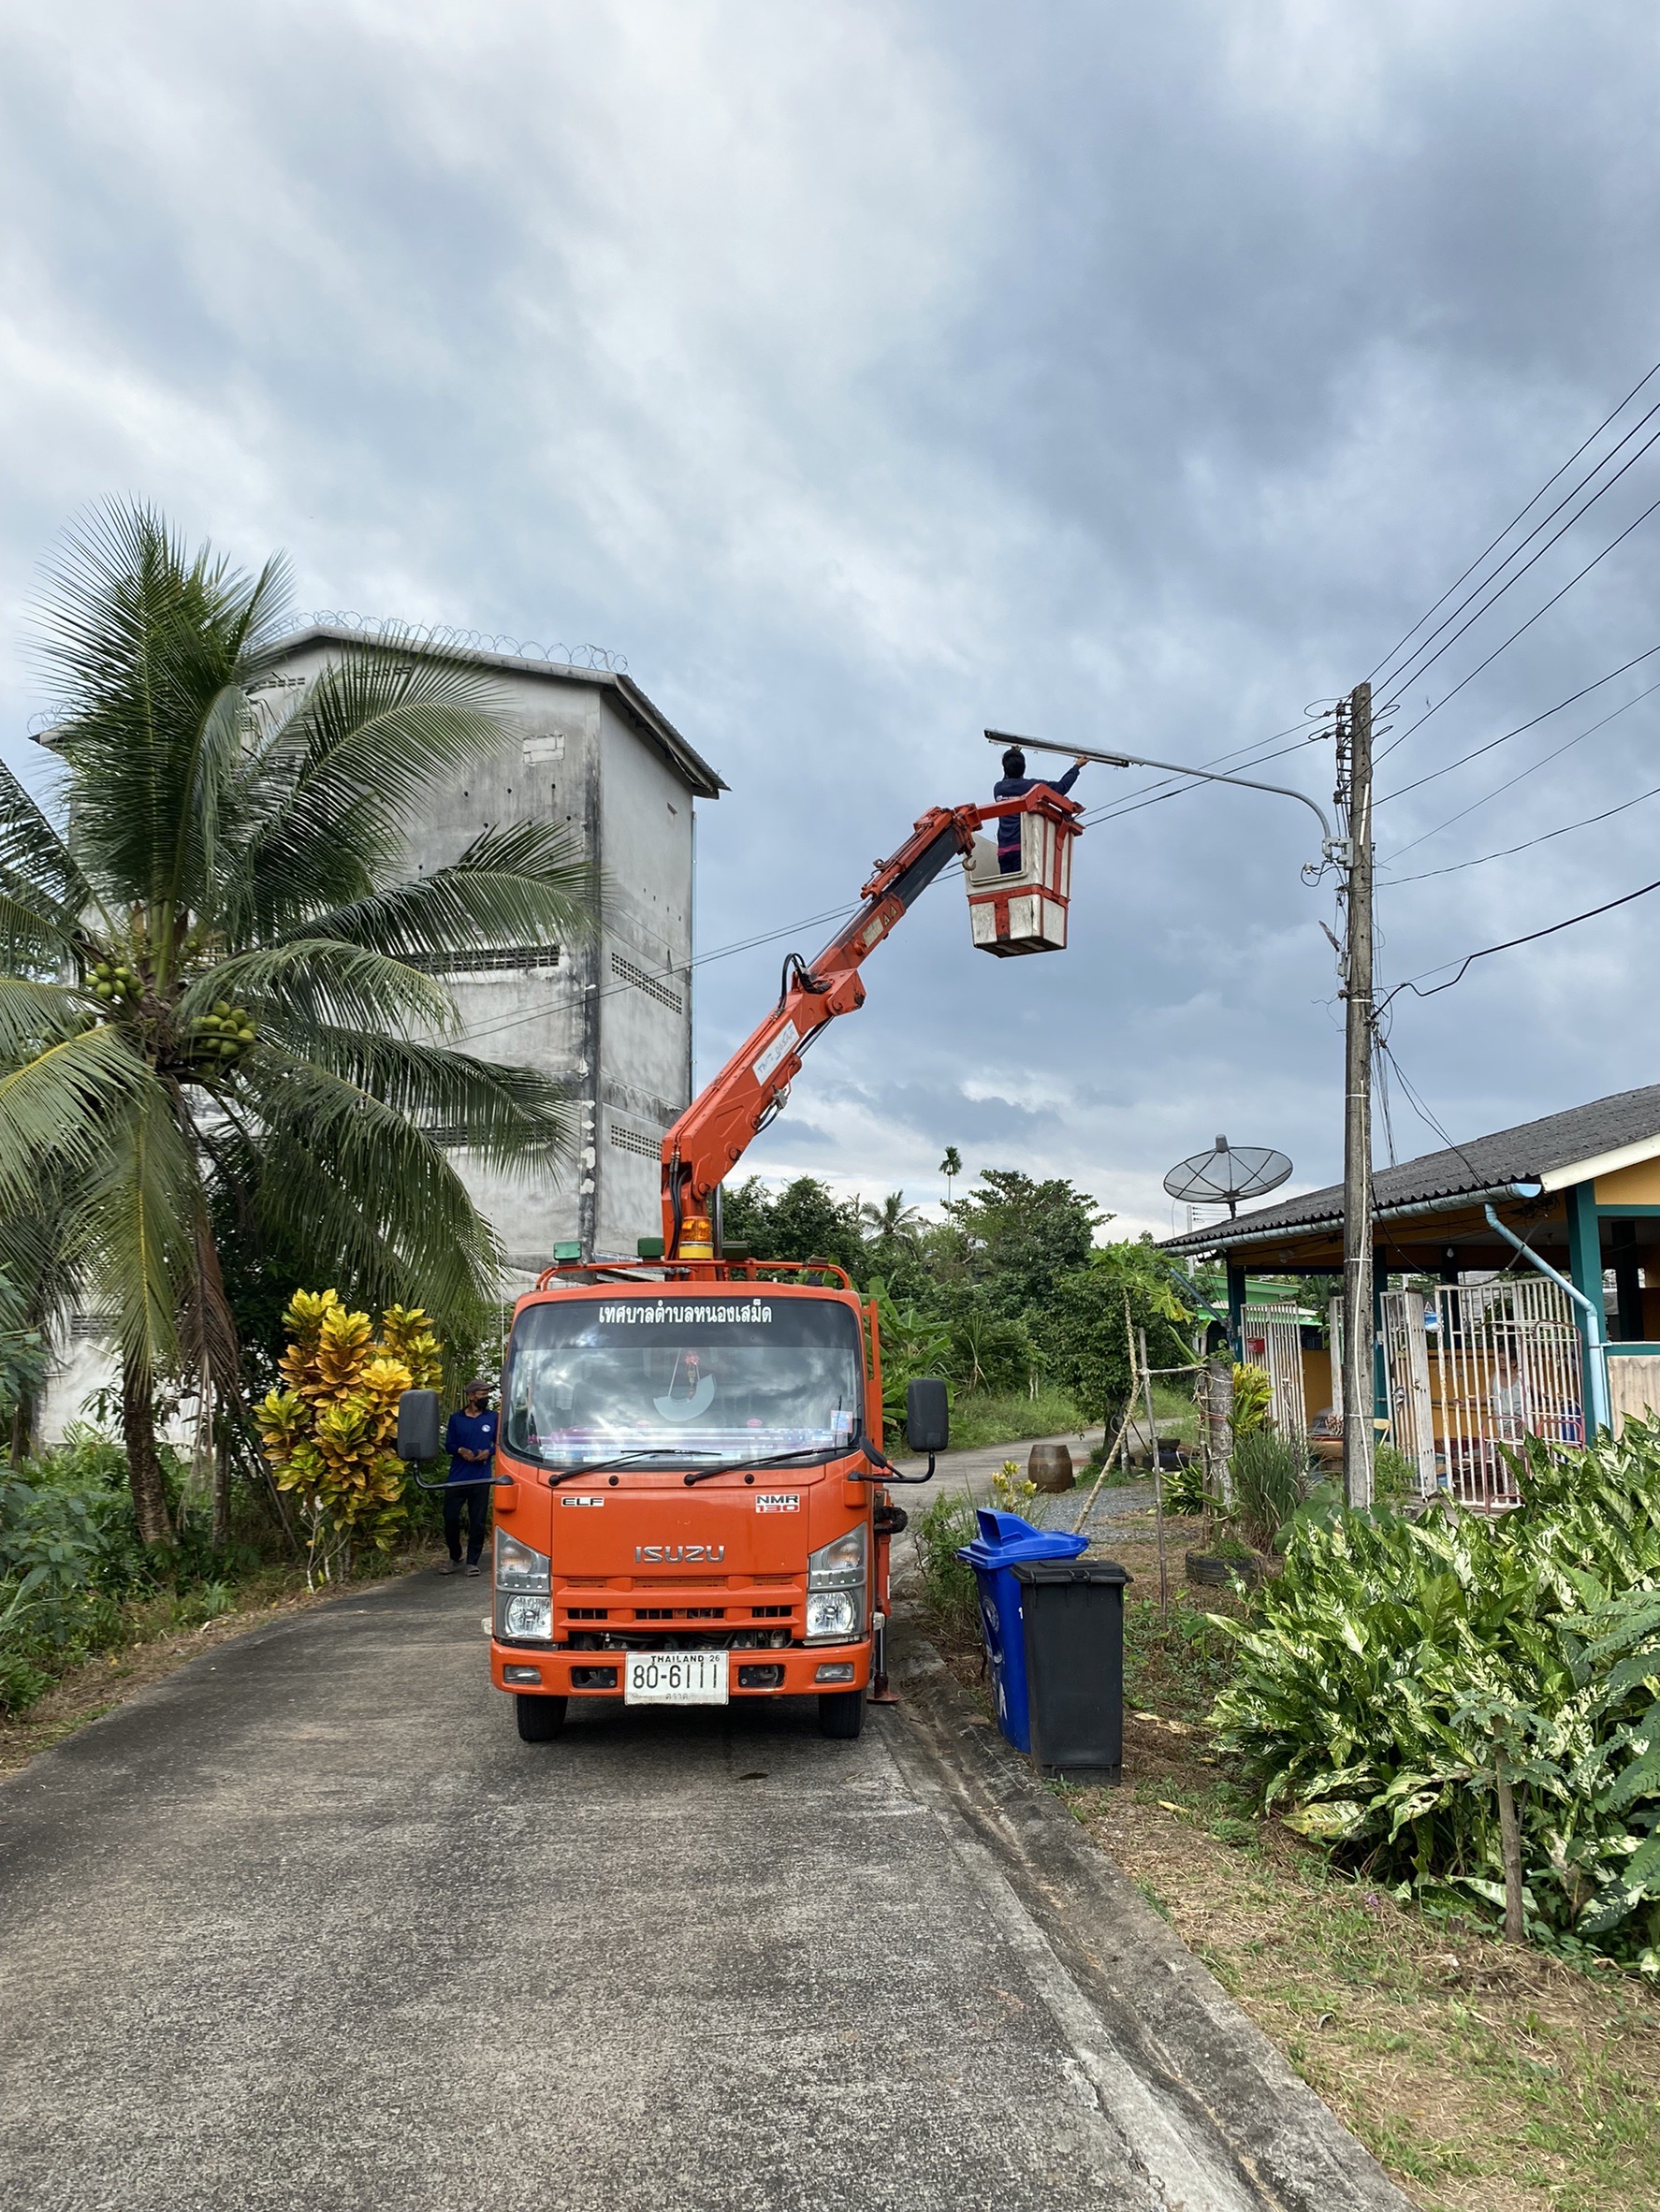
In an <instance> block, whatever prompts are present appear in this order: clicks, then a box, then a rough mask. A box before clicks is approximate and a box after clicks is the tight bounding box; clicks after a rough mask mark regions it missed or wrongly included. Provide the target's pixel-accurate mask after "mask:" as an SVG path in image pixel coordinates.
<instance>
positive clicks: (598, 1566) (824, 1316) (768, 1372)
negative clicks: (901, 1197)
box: [399, 787, 1079, 1742]
mask: <svg viewBox="0 0 1660 2212" xmlns="http://www.w3.org/2000/svg"><path fill="white" fill-rule="evenodd" d="M1078 811H1079V809H1078V808H1076V807H1075V806H1074V805H1073V804H1072V803H1071V802H1070V801H1069V800H1067V799H1064V798H1061V797H1059V796H1057V795H1056V793H1054V792H1053V791H1050V790H1046V789H1044V788H1042V787H1040V788H1039V789H1037V790H1034V791H1031V792H1029V793H1027V794H1026V795H1025V796H1024V797H1023V798H1020V799H1018V800H1013V801H1008V802H1005V803H1003V804H1002V805H998V806H992V807H984V808H983V807H975V806H966V807H956V808H930V809H929V811H928V812H927V813H926V814H925V815H924V816H923V817H922V818H921V820H920V821H919V822H917V823H916V825H915V827H914V829H913V830H912V832H911V835H910V837H908V838H907V839H906V841H905V843H904V844H903V845H902V846H901V847H900V848H899V850H898V851H897V852H896V853H895V854H894V855H893V856H892V858H891V859H889V860H886V861H884V862H881V864H880V865H879V866H878V867H877V869H876V871H875V873H874V874H873V875H872V877H871V878H870V880H869V881H868V882H867V883H866V885H865V886H864V889H863V892H862V894H861V905H860V908H859V910H858V912H857V913H856V914H855V916H854V917H853V919H852V922H850V923H849V924H847V925H846V926H845V927H844V928H843V929H842V930H841V931H840V932H839V933H838V934H837V936H836V937H835V938H834V939H832V941H831V942H830V944H829V945H827V946H826V947H825V949H824V951H823V953H820V955H819V957H818V958H817V959H816V960H815V961H813V962H812V964H811V965H810V966H808V965H807V964H806V963H804V962H803V961H801V960H800V959H798V958H796V957H795V956H794V955H792V956H791V958H790V960H789V961H787V962H786V964H785V969H784V981H783V989H782V991H781V993H780V995H779V1001H778V1004H777V1005H776V1006H775V1007H774V1008H773V1010H772V1011H771V1012H769V1013H768V1014H767V1016H766V1018H765V1019H764V1021H763V1022H762V1023H761V1024H760V1026H758V1027H757V1028H756V1029H755V1031H754V1032H753V1034H752V1035H751V1036H750V1038H749V1039H748V1040H747V1041H746V1042H745V1043H744V1044H743V1045H742V1046H741V1047H740V1049H739V1050H738V1051H737V1052H736V1053H735V1054H734V1055H733V1056H732V1058H731V1059H730V1060H729V1061H728V1062H727V1064H726V1066H725V1067H724V1068H722V1069H721V1071H720V1073H719V1074H718V1075H717V1076H716V1077H715V1078H714V1080H713V1081H712V1082H711V1083H710V1084H708V1085H707V1086H706V1089H705V1090H704V1091H703V1092H702V1093H701V1095H700V1096H699V1097H698V1098H697V1099H695V1100H694V1101H693V1102H692V1105H691V1106H690V1107H688V1108H687V1110H686V1112H685V1113H683V1114H681V1116H680V1118H679V1119H678V1121H677V1122H676V1123H675V1125H674V1127H673V1128H671V1129H669V1130H668V1132H667V1134H666V1135H665V1137H664V1139H663V1233H662V1235H661V1237H657V1238H648V1239H642V1241H641V1245H640V1254H639V1257H638V1258H637V1259H633V1260H615V1261H613V1260H599V1259H589V1260H583V1259H575V1258H571V1259H564V1258H561V1259H559V1260H557V1261H556V1262H555V1264H554V1265H552V1266H550V1267H549V1268H548V1269H547V1270H546V1272H545V1273H544V1274H543V1275H542V1276H541V1278H540V1280H539V1281H538V1283H537V1286H536V1288H535V1289H534V1290H533V1291H531V1293H530V1294H529V1295H528V1296H527V1297H525V1298H522V1299H520V1301H519V1302H518V1304H517V1307H516V1309H515V1312H514V1317H513V1329H512V1333H511V1336H510V1338H509V1340H508V1344H507V1350H506V1359H505V1364H504V1367H503V1372H502V1410H501V1419H500V1423H499V1427H498V1434H497V1448H496V1459H495V1464H494V1470H493V1479H494V1483H495V1503H496V1517H497V1518H496V1538H495V1566H494V1590H493V1613H492V1619H491V1636H490V1660H489V1663H490V1674H491V1679H492V1680H493V1681H494V1682H495V1683H496V1684H497V1686H498V1687H499V1688H501V1689H502V1690H504V1691H505V1692H507V1693H508V1694H509V1695H511V1696H512V1697H513V1698H514V1700H515V1706H516V1710H517V1721H518V1731H519V1734H520V1736H521V1737H523V1738H524V1739H526V1740H527V1741H530V1742H539V1741H543V1740H546V1739H549V1738H551V1737H554V1736H556V1735H557V1734H558V1733H559V1731H560V1730H561V1727H562V1726H563V1724H564V1722H565V1718H566V1715H567V1713H568V1711H569V1710H570V1707H571V1704H572V1702H573V1701H575V1700H578V1699H587V1698H610V1699H613V1700H619V1701H621V1702H623V1703H626V1704H631V1705H641V1704H649V1705H711V1704H713V1705H724V1704H727V1703H728V1702H730V1701H732V1700H735V1699H739V1698H750V1697H804V1696H805V1697H816V1698H817V1700H818V1713H819V1724H820V1726H821V1728H822V1729H823V1732H824V1734H825V1735H827V1736H833V1737H852V1736H856V1735H857V1734H858V1733H859V1730H860V1727H861V1725H862V1724H863V1720H864V1712H865V1702H866V1695H867V1694H870V1695H875V1696H876V1697H878V1698H879V1699H881V1698H886V1697H887V1696H888V1695H889V1694H888V1691H887V1684H886V1680H885V1674H884V1669H883V1664H882V1660H883V1647H884V1637H885V1630H886V1624H887V1614H888V1547H889V1541H890V1539H891V1537H892V1536H893V1535H895V1534H896V1531H897V1530H899V1529H900V1528H902V1527H903V1526H904V1524H905V1516H904V1513H903V1512H902V1510H901V1509H900V1508H899V1507H898V1506H896V1504H895V1503H894V1501H893V1499H892V1497H891V1495H890V1492H891V1489H892V1487H893V1486H894V1485H895V1484H896V1483H897V1482H898V1481H900V1480H901V1479H903V1478H901V1477H898V1476H896V1473H895V1471H894V1469H893V1467H892V1465H891V1464H890V1463H889V1461H888V1459H887V1458H886V1456H885V1454H884V1449H883V1443H884V1439H883V1433H882V1388H881V1341H880V1337H879V1333H878V1328H877V1314H876V1307H875V1304H874V1302H872V1301H869V1300H867V1299H865V1298H863V1297H861V1296H860V1294H859V1292H858V1291H857V1290H855V1289H854V1288H853V1287H852V1284H851V1283H850V1282H849V1280H848V1277H847V1276H846V1274H845V1273H843V1272H842V1270H841V1269H840V1268H839V1267H837V1266H834V1265H832V1264H831V1263H830V1262H828V1261H821V1260H808V1262H806V1263H805V1265H804V1264H803V1263H801V1262H799V1261H795V1260H790V1261H777V1260H766V1259H757V1258H751V1257H750V1255H749V1254H748V1253H740V1252H737V1251H733V1250H726V1249H723V1248H722V1239H721V1226H720V1224H721V1208H720V1191H721V1183H722V1181H723V1180H724V1178H725V1177H726V1176H727V1174H728V1173H729V1172H730V1171H731V1170H732V1169H733V1167H734V1166H735V1164H736V1162H737V1161H738V1160H739V1159H740V1158H741V1157H742V1156H743V1153H744V1150H745V1147H746V1146H747V1145H748V1144H749V1142H750V1140H751V1138H753V1136H754V1135H755V1133H756V1131H757V1130H759V1129H761V1128H764V1127H765V1125H766V1123H767V1122H768V1121H770V1120H771V1119H772V1117H773V1116H774V1115H775V1114H776V1113H779V1111H780V1109H781V1108H782V1106H783V1104H784V1101H785V1099H786V1098H787V1096H788V1092H789V1087H790V1084H791V1082H792V1081H793V1080H794V1076H795V1075H796V1073H797V1072H798V1071H799V1070H800V1067H801V1062H802V1056H803V1055H804V1054H805V1053H806V1052H807V1051H808V1047H809V1046H810V1045H811V1044H812V1042H813V1041H814V1040H815V1038H816V1037H817V1036H818V1035H819V1034H820V1033H821V1032H822V1030H823V1028H824V1027H825V1026H826V1025H827V1024H828V1023H829V1022H831V1021H832V1020H834V1019H835V1017H836V1016H837V1015H838V1014H843V1013H849V1012H852V1011H853V1010H854V1009H856V1008H857V1007H858V1006H860V1005H861V1004H862V1003H863V1000H864V997H865V986H864V983H863V982H862V980H861V978H860V972H859V971H860V968H861V967H862V966H863V964H864V962H865V960H866V958H867V957H868V955H869V954H870V953H871V952H872V951H873V950H874V949H875V947H876V946H877V945H878V944H880V943H881V939H883V938H884V937H885V936H886V935H887V934H888V932H889V930H891V929H892V928H893V927H894V925H895V924H896V923H897V922H898V921H899V920H900V919H901V918H902V916H903V915H904V914H905V913H906V912H907V911H908V910H909V909H910V906H911V905H912V903H913V902H914V901H915V899H916V898H917V897H919V896H920V895H921V894H922V892H923V891H925V889H926V888H927V886H928V885H929V884H930V883H931V882H933V881H934V880H935V879H936V877H938V876H939V874H940V873H941V872H942V870H943V869H944V868H945V867H946V866H948V865H949V863H950V862H951V861H953V860H954V859H955V860H960V861H961V862H962V863H963V864H964V866H965V872H966V875H967V878H968V893H969V898H970V907H971V913H970V920H971V924H972V936H973V941H974V942H975V944H976V945H977V946H979V947H980V948H981V949H983V950H985V951H989V952H994V953H999V954H1006V953H1008V952H1010V951H1012V950H1018V951H1020V952H1023V953H1024V952H1027V951H1030V950H1038V949H1048V945H1045V944H1044V943H1043V941H1042V940H1043V939H1047V940H1048V944H1049V945H1054V944H1058V943H1064V942H1065V926H1064V924H1065V913H1064V901H1065V896H1066V890H1067V887H1068V885H1069V880H1070V879H1069V876H1068V872H1067V871H1068V864H1069V858H1070V850H1069V849H1070V841H1071V839H1072V837H1075V836H1076V835H1077V821H1076V818H1077V814H1078ZM1003 813H1021V814H1030V815H1031V816H1032V817H1033V818H1034V820H1033V822H1032V824H1031V826H1030V828H1029V829H1028V830H1027V837H1026V838H1025V840H1024V843H1023V851H1022V863H1023V868H1022V872H1023V873H1025V872H1027V869H1028V867H1029V871H1030V872H1031V874H1032V876H1033V882H1032V883H1031V884H1030V885H1024V886H1023V885H1022V884H1021V882H1020V881H1019V880H1017V879H1016V878H1014V877H1013V876H1011V877H1009V878H1006V879H1004V881H1003V882H1000V883H998V884H997V885H996V886H995V889H996V892H997V905H996V907H995V909H993V908H992V906H991V904H990V902H989V901H988V899H987V896H986V894H987V891H988V889H991V888H993V887H992V886H990V885H988V883H987V880H986V878H987V874H988V868H987V859H986V851H985V848H984V843H983V840H980V839H978V838H977V837H976V832H977V831H978V830H979V829H980V828H981V826H982V825H983V823H984V822H986V821H987V820H989V819H991V818H993V817H995V816H997V815H999V814H1003ZM1026 826H1027V825H1025V824H1023V827H1026ZM1011 893H1012V895H1010V894H1011ZM1023 893H1024V895H1025V896H1026V898H1027V905H1026V906H1025V907H1023V906H1022V904H1021V899H1022V895H1023ZM1034 896H1039V897H1041V900H1042V901H1043V902H1045V904H1044V908H1043V910H1042V911H1043V913H1044V916H1045V918H1044V920H1043V923H1042V926H1041V928H1039V927H1035V926H1034V925H1033V923H1032V920H1031V916H1032V914H1033V912H1034V911H1035V909H1034V907H1033V904H1032V900H1033V898H1034ZM1057 898H1058V899H1059V900H1060V901H1061V905H1060V908H1059V910H1058V911H1057V910H1056V899H1057ZM1011 929H1012V930H1013V931H1015V932H1017V933H1018V935H1017V936H1016V937H1015V939H1013V941H1012V942H1010V943H999V942H998V936H999V933H1003V934H1004V935H1005V936H1006V935H1007V933H1008V932H1009V931H1010V930H1011ZM1034 940H1037V941H1034ZM909 1399H910V1403H909V1407H908V1412H909V1420H908V1439H909V1443H910V1448H911V1449H912V1450H913V1451H916V1452H919V1453H922V1452H925V1453H927V1454H928V1455H929V1466H928V1473H929V1474H930V1475H931V1474H932V1473H933V1456H932V1455H933V1454H934V1453H935V1452H937V1451H939V1450H941V1449H942V1448H944V1445H945V1442H946V1395H945V1386H944V1384H943V1383H941V1382H931V1381H918V1382H914V1383H912V1384H911V1386H910V1392H909ZM437 1429H438V1405H437V1400H436V1397H435V1396H434V1394H433V1393H432V1392H430V1391H414V1390H412V1391H410V1392H408V1393H407V1394H406V1396H405V1399H404V1401H403V1403H402V1405H401V1407H400V1433H399V1448H400V1451H401V1452H402V1453H403V1455H404V1456H405V1457H406V1458H408V1459H412V1460H414V1459H421V1458H430V1457H432V1456H435V1454H436V1451H437ZM910 1479H917V1480H924V1481H925V1480H926V1479H927V1477H926V1476H924V1477H911V1478H910Z"/></svg>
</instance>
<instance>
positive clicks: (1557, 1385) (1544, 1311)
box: [1381, 1275, 1585, 1506]
mask: <svg viewBox="0 0 1660 2212" xmlns="http://www.w3.org/2000/svg"><path fill="white" fill-rule="evenodd" d="M1381 1303H1382V1307H1383V1350H1384V1370H1385V1375H1386V1377H1387V1381H1388V1388H1389V1404H1390V1433H1391V1438H1392V1440H1393V1442H1394V1444H1395V1446H1396V1448H1397V1449H1398V1450H1400V1451H1402V1452H1404V1453H1405V1456H1406V1457H1407V1458H1408V1459H1409V1460H1411V1461H1412V1463H1413V1464H1414V1465H1415V1467H1416V1468H1417V1470H1418V1484H1419V1489H1420V1492H1423V1493H1424V1494H1425V1495H1426V1496H1427V1495H1430V1494H1432V1493H1433V1492H1435V1491H1437V1490H1441V1491H1449V1492H1451V1493H1452V1495H1453V1496H1454V1497H1456V1498H1457V1499H1459V1500H1460V1502H1461V1503H1462V1504H1463V1505H1466V1506H1508V1505H1514V1504H1515V1503H1516V1500H1517V1497H1518V1492H1517V1489H1516V1482H1515V1477H1514V1475H1513V1474H1512V1472H1511V1470H1510V1467H1509V1464H1508V1463H1507V1460H1506V1458H1505V1455H1504V1453H1503V1451H1502V1450H1501V1448H1500V1447H1501V1446H1503V1445H1507V1444H1509V1445H1515V1444H1519V1443H1520V1442H1521V1441H1522V1438H1523V1437H1524V1436H1539V1437H1542V1438H1544V1440H1545V1441H1546V1442H1547V1443H1551V1444H1582V1443H1583V1442H1584V1441H1585V1414H1584V1406H1583V1404H1582V1402H1581V1395H1580V1393H1581V1381H1580V1375H1581V1367H1580V1332H1579V1330H1578V1328H1577V1327H1576V1325H1575V1322H1574V1314H1573V1308H1572V1306H1571V1305H1570V1304H1569V1302H1568V1299H1567V1296H1566V1294H1565V1292H1564V1291H1563V1290H1562V1289H1561V1288H1558V1286H1557V1285H1556V1284H1554V1283H1551V1282H1548V1281H1546V1280H1545V1279H1544V1278H1543V1277H1542V1276H1538V1275H1503V1276H1500V1277H1499V1278H1498V1280H1497V1281H1495V1282H1492V1283H1463V1284H1456V1285H1455V1284H1448V1285H1445V1286H1443V1287H1442V1288H1438V1289H1436V1290H1435V1291H1434V1292H1433V1293H1425V1292H1423V1291H1420V1290H1388V1291H1385V1293H1384V1295H1383V1298H1382V1301H1381Z"/></svg>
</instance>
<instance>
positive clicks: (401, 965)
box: [179, 937, 457, 1037]
mask: <svg viewBox="0 0 1660 2212" xmlns="http://www.w3.org/2000/svg"><path fill="white" fill-rule="evenodd" d="M226 998H228V999H229V1000H230V1001H231V1002H232V1003H233V1004H234V1005H238V1006H245V1007H246V1008H247V1009H248V1010H249V1011H250V1012H251V1013H252V1014H253V1015H254V1016H255V1020H256V1021H257V1022H259V1023H260V1025H261V1026H262V1027H265V1028H268V1029H269V1030H270V1031H271V1032H272V1033H273V1034H274V1035H276V1036H279V1037H280V1036H284V1035H286V1034H289V1033H290V1032H299V1033H301V1034H309V1033H310V1031H312V1030H313V1029H315V1028H319V1027H323V1026H328V1025H330V1024H334V1023H341V1024H343V1025H345V1026H348V1027H351V1028H376V1029H380V1030H382V1031H385V1030H386V1029H389V1028H391V1027H392V1026H394V1025H397V1024H403V1025H407V1026H412V1027H415V1028H421V1029H430V1030H432V1031H434V1032H436V1033H437V1034H438V1035H440V1036H443V1035H445V1034H446V1033H447V1032H448V1031H450V1030H451V1029H453V1028H454V1027H455V1025H456V1020H457V1014H456V1002H455V998H454V997H453V995H452V994H451V993H450V992H449V991H448V990H447V989H446V988H445V987H444V984H443V983H442V982H439V981H438V980H437V979H436V977H433V976H430V975H427V974H425V973H423V971H422V970H421V969H420V968H411V967H410V966H409V965H408V964H407V963H406V962H404V961H401V960H391V959H388V958H387V957H386V954H385V953H376V952H371V951H370V950H369V949H368V948H367V947H365V946H363V945H353V944H342V943H341V942H339V941H338V940H335V939H327V938H309V937H307V938H295V939H290V940H289V941H288V942H287V943H285V944H275V945H263V946H260V947H259V948H258V949H257V950H255V951H251V952H246V953H234V954H233V955H232V956H231V957H230V958H229V959H227V960H221V961H219V962H217V963H216V964H215V965H214V966H213V967H212V968H208V969H205V970H204V971H203V973H202V974H200V975H199V976H197V977H196V978H195V980H194V981H193V982H191V983H190V985H189V987H188V988H187V989H186V990H185V991H184V992H183V994H182V997H181V998H180V1001H179V1007H180V1012H181V1014H182V1016H183V1017H184V1019H186V1020H191V1019H194V1018H197V1017H199V1016H200V1015H201V1014H204V1013H206V1012H207V1011H209V1009H210V1008H211V1007H212V1006H213V1005H214V1004H215V1003H216V1002H217V1001H218V1000H220V999H226Z"/></svg>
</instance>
